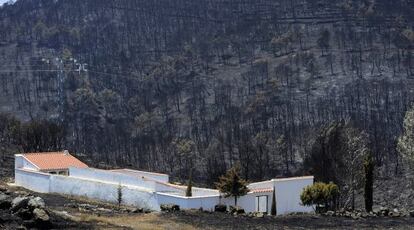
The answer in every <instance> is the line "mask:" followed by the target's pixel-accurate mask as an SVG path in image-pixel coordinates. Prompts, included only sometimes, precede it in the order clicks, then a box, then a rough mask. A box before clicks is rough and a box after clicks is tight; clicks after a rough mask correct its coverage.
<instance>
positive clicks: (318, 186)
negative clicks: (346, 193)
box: [300, 182, 339, 211]
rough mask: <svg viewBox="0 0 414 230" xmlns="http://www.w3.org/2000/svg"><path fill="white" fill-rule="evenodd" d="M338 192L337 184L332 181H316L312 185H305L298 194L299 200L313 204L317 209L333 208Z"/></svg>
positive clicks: (309, 204)
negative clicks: (327, 182)
mask: <svg viewBox="0 0 414 230" xmlns="http://www.w3.org/2000/svg"><path fill="white" fill-rule="evenodd" d="M338 194H339V189H338V186H337V185H336V184H334V183H329V184H326V183H322V182H317V183H315V184H313V185H309V186H307V187H306V188H305V189H304V190H303V191H302V194H301V195H300V200H301V201H302V204H303V205H306V206H314V205H316V208H317V210H319V208H322V210H324V211H326V210H330V209H332V208H335V201H336V198H337V196H338Z"/></svg>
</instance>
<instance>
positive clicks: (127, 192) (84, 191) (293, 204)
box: [15, 169, 313, 215]
mask: <svg viewBox="0 0 414 230" xmlns="http://www.w3.org/2000/svg"><path fill="white" fill-rule="evenodd" d="M71 170H72V172H75V175H80V174H81V173H82V172H88V173H92V174H91V175H92V176H91V178H93V179H88V178H79V177H73V176H69V177H67V176H61V175H50V174H46V173H42V172H38V171H30V170H25V169H16V170H15V183H16V185H19V186H22V187H25V188H28V189H30V190H33V191H36V192H42V193H48V192H53V193H61V194H67V195H74V196H85V197H89V198H93V199H98V200H103V201H107V202H113V203H116V202H117V199H118V186H119V180H118V179H120V178H118V177H117V176H115V177H113V178H112V182H110V180H105V178H104V177H102V178H101V179H102V180H103V181H99V180H97V177H96V175H97V174H93V171H91V170H85V169H82V170H78V169H71ZM76 173H78V174H76ZM101 173H102V172H99V173H98V175H100V176H105V175H106V174H104V173H102V174H101ZM82 175H85V174H82ZM111 176H113V175H111ZM122 176H124V175H122ZM98 178H99V177H98ZM121 179H123V178H121ZM129 179H130V178H129ZM134 179H135V180H138V179H137V178H134ZM138 181H139V180H138ZM272 181H273V180H272ZM151 182H152V181H151ZM273 182H274V183H275V188H276V205H277V213H278V215H283V214H288V213H291V212H312V211H313V209H312V207H305V206H302V205H301V202H300V193H301V192H302V191H303V189H304V188H305V187H306V186H308V185H311V184H313V177H306V178H300V179H282V180H274V181H273ZM167 187H168V186H167ZM196 190H197V191H198V192H206V193H214V194H215V195H210V196H193V197H184V196H177V195H174V194H170V193H162V192H154V191H150V190H148V189H143V188H142V187H139V186H133V185H123V186H122V196H123V197H122V198H123V203H124V204H127V205H133V206H137V207H143V208H147V209H151V210H159V209H160V205H161V204H169V203H173V204H178V205H180V207H181V208H183V209H190V208H196V209H198V208H203V209H204V210H214V206H215V205H217V204H219V203H222V204H226V205H234V198H233V197H229V198H220V197H219V196H218V195H217V194H216V193H215V192H216V191H215V190H209V189H201V188H196ZM261 195H267V196H268V212H270V208H271V203H272V192H262V193H258V192H255V193H249V194H247V195H245V196H243V197H239V198H238V205H239V206H241V207H242V208H244V210H245V211H246V212H254V211H256V210H255V209H256V196H261Z"/></svg>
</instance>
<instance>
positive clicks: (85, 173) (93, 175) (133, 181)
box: [69, 168, 156, 190]
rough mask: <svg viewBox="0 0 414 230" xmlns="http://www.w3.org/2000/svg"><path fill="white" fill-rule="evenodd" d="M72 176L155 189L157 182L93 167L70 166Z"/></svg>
mask: <svg viewBox="0 0 414 230" xmlns="http://www.w3.org/2000/svg"><path fill="white" fill-rule="evenodd" d="M69 175H70V177H76V178H81V179H88V180H97V181H102V182H107V183H115V184H121V185H131V186H136V187H141V188H143V189H149V190H155V187H156V185H155V182H154V181H150V180H145V179H142V178H138V177H135V176H129V175H126V174H122V173H117V172H112V171H107V170H100V169H93V168H83V169H81V168H69Z"/></svg>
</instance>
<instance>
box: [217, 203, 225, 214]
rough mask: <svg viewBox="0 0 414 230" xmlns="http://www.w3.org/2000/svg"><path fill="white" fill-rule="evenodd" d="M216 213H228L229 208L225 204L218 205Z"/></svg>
mask: <svg viewBox="0 0 414 230" xmlns="http://www.w3.org/2000/svg"><path fill="white" fill-rule="evenodd" d="M214 211H215V212H226V211H227V206H226V205H224V204H218V205H216V206H214Z"/></svg>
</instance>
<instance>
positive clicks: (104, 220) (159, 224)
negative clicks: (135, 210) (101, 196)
mask: <svg viewBox="0 0 414 230" xmlns="http://www.w3.org/2000/svg"><path fill="white" fill-rule="evenodd" d="M77 220H78V221H81V222H94V223H100V226H101V227H103V226H107V227H104V228H103V229H114V227H119V228H124V229H139V230H169V229H171V230H172V229H180V230H195V229H197V228H195V227H194V226H192V225H189V224H185V223H180V222H174V221H173V220H171V219H167V218H162V217H161V216H160V214H159V213H149V214H137V215H127V216H126V215H119V216H114V217H108V216H105V217H103V216H96V215H88V214H81V216H79V219H77Z"/></svg>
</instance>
